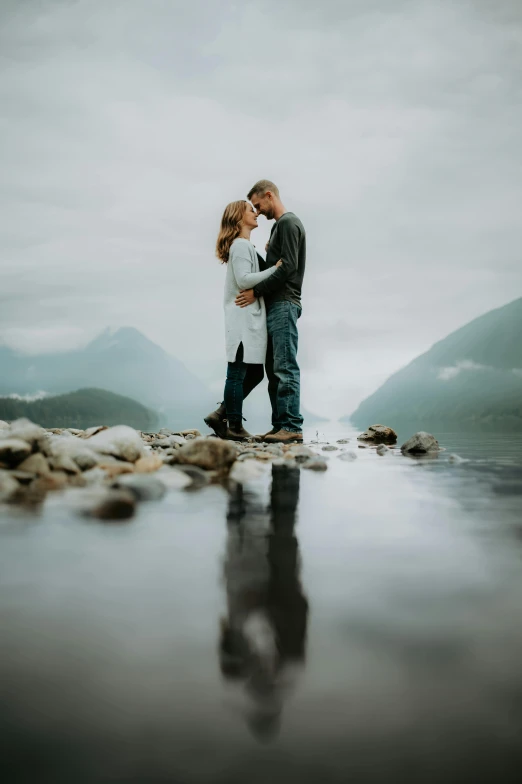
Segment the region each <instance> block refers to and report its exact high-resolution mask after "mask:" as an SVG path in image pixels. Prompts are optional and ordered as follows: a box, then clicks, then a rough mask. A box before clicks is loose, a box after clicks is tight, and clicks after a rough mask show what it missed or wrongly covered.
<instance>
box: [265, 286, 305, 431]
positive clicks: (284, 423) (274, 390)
mask: <svg viewBox="0 0 522 784" xmlns="http://www.w3.org/2000/svg"><path fill="white" fill-rule="evenodd" d="M300 315H301V308H300V307H299V305H296V304H295V303H294V302H289V301H288V300H282V301H277V302H273V303H272V304H271V305H270V306H269V308H268V312H267V318H266V322H267V329H268V351H267V355H266V374H267V376H268V394H269V395H270V403H271V404H272V427H274V428H276V429H277V430H288V431H290V432H291V433H301V432H302V429H303V417H302V416H301V414H300V413H299V409H300V388H301V377H300V371H299V365H298V364H297V344H298V333H297V319H298V318H299V317H300Z"/></svg>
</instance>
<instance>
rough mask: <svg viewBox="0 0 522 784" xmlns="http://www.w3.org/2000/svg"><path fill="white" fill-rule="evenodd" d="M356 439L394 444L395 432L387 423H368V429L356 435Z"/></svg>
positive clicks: (395, 441)
mask: <svg viewBox="0 0 522 784" xmlns="http://www.w3.org/2000/svg"><path fill="white" fill-rule="evenodd" d="M357 440H358V441H369V442H371V443H372V444H396V443H397V433H396V432H395V430H392V429H391V427H387V425H370V427H369V428H368V430H365V431H364V433H361V435H360V436H358V437H357Z"/></svg>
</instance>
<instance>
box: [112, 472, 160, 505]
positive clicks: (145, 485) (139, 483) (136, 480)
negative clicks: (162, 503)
mask: <svg viewBox="0 0 522 784" xmlns="http://www.w3.org/2000/svg"><path fill="white" fill-rule="evenodd" d="M112 487H113V488H115V489H118V490H128V491H130V492H131V493H132V494H133V495H134V496H135V497H136V499H137V500H138V501H159V500H160V499H161V498H163V496H164V495H165V493H166V492H167V488H166V487H165V485H164V484H163V482H162V481H161V479H158V477H156V476H151V475H150V474H125V475H123V476H120V477H118V479H117V480H116V481H115V482H113V484H112Z"/></svg>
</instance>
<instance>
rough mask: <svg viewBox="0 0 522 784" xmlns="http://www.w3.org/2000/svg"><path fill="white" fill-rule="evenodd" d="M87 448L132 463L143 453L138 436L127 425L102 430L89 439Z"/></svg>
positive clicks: (143, 448)
mask: <svg viewBox="0 0 522 784" xmlns="http://www.w3.org/2000/svg"><path fill="white" fill-rule="evenodd" d="M89 446H90V448H91V449H94V450H95V451H96V452H101V453H102V454H106V455H112V456H113V457H118V458H119V459H120V460H126V461H127V462H129V463H134V462H136V460H138V459H139V458H140V457H141V456H142V455H143V454H144V452H145V447H144V446H143V442H142V440H141V437H140V436H139V434H138V433H137V432H136V431H135V430H134V428H132V427H128V426H127V425H116V426H115V427H109V428H108V429H107V430H102V431H100V432H99V433H96V434H95V435H93V436H91V437H90V438H89Z"/></svg>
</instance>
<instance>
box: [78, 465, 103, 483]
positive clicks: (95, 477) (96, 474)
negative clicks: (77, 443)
mask: <svg viewBox="0 0 522 784" xmlns="http://www.w3.org/2000/svg"><path fill="white" fill-rule="evenodd" d="M82 477H83V480H84V482H85V484H86V485H87V486H89V485H96V484H101V483H102V482H104V481H105V480H106V478H107V474H106V473H105V471H104V470H103V469H102V468H98V466H96V467H95V468H89V470H88V471H84V472H83V474H82Z"/></svg>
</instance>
